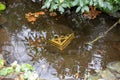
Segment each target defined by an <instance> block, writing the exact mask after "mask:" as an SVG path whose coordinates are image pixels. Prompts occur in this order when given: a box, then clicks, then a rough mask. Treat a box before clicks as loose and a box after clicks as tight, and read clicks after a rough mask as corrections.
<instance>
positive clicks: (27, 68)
mask: <svg viewBox="0 0 120 80" xmlns="http://www.w3.org/2000/svg"><path fill="white" fill-rule="evenodd" d="M21 70H22V71H25V72H26V71H33V70H34V68H33V67H32V66H31V65H30V64H22V65H21Z"/></svg>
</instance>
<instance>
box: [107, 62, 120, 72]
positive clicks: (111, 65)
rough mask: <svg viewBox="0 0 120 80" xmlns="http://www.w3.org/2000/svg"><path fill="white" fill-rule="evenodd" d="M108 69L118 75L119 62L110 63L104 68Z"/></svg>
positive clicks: (119, 70) (119, 69)
mask: <svg viewBox="0 0 120 80" xmlns="http://www.w3.org/2000/svg"><path fill="white" fill-rule="evenodd" d="M106 67H107V68H108V69H110V70H111V71H114V72H118V73H119V74H120V61H116V62H111V63H109V64H108V65H107V66H106Z"/></svg>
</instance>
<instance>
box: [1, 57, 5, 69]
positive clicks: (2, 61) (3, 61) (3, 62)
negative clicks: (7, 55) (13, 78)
mask: <svg viewBox="0 0 120 80" xmlns="http://www.w3.org/2000/svg"><path fill="white" fill-rule="evenodd" d="M4 64H5V60H3V59H0V68H1V67H3V66H4Z"/></svg>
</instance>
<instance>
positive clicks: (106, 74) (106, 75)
mask: <svg viewBox="0 0 120 80" xmlns="http://www.w3.org/2000/svg"><path fill="white" fill-rule="evenodd" d="M100 75H101V77H102V78H103V80H117V78H116V77H115V75H114V74H113V73H112V72H111V71H110V70H109V69H105V70H104V71H102V72H101V73H100Z"/></svg>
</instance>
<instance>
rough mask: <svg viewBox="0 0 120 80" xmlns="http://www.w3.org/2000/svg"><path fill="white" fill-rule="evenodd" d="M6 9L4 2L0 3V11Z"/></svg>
mask: <svg viewBox="0 0 120 80" xmlns="http://www.w3.org/2000/svg"><path fill="white" fill-rule="evenodd" d="M5 9H6V6H5V4H3V3H0V11H2V10H5Z"/></svg>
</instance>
